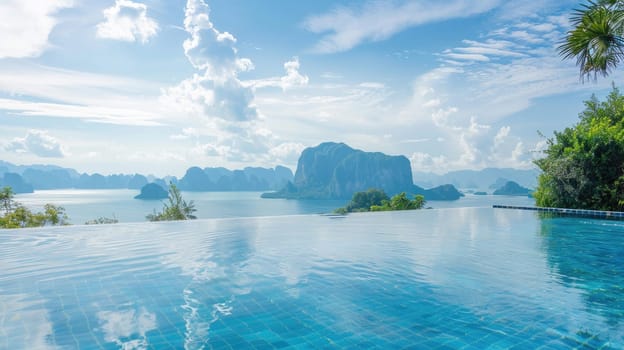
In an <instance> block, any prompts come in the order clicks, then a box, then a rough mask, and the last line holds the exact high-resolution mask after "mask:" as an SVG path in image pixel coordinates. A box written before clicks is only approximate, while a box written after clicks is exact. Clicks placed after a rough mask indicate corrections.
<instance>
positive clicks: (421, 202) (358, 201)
mask: <svg viewBox="0 0 624 350" xmlns="http://www.w3.org/2000/svg"><path fill="white" fill-rule="evenodd" d="M424 206H425V197H424V196H422V195H416V196H414V199H412V200H410V199H409V198H407V194H406V193H405V192H401V193H399V194H397V195H395V196H393V197H392V198H389V197H388V196H387V195H386V193H385V192H384V191H382V190H378V189H370V190H368V191H366V192H356V193H354V194H353V198H352V199H351V202H350V203H349V204H348V205H347V206H346V207H344V208H338V209H336V210H334V212H335V213H337V214H346V213H353V212H363V211H390V210H413V209H422V208H423V207H424Z"/></svg>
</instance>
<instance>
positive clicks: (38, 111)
mask: <svg viewBox="0 0 624 350" xmlns="http://www.w3.org/2000/svg"><path fill="white" fill-rule="evenodd" d="M158 85H159V84H158V83H154V82H148V81H141V80H136V79H129V78H124V77H117V76H110V75H103V74H93V73H84V72H79V71H74V70H67V69H58V68H51V67H46V66H39V65H32V64H28V63H24V62H20V63H9V62H7V63H5V64H2V65H0V93H4V94H7V95H8V96H9V97H8V98H0V110H7V111H10V112H11V113H13V114H18V115H21V116H49V117H59V118H74V119H81V120H85V121H90V122H101V123H109V124H120V125H122V124H123V125H144V126H147V125H161V124H162V123H163V122H164V119H165V117H164V116H162V110H161V108H160V106H159V105H158V99H157V98H156V97H151V96H150V95H153V94H158V92H159V90H158ZM41 100H44V101H46V102H40V101H41Z"/></svg>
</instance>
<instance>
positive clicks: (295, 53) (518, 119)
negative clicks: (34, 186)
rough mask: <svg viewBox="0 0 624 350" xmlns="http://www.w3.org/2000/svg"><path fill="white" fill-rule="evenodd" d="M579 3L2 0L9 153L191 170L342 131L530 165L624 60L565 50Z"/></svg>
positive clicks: (0, 68)
mask: <svg viewBox="0 0 624 350" xmlns="http://www.w3.org/2000/svg"><path fill="white" fill-rule="evenodd" d="M577 6H578V2H577V1H567V0H557V1H554V0H553V1H550V0H545V1H524V0H523V1H514V2H509V1H502V0H483V1H478V2H475V1H468V0H448V1H438V2H432V1H418V0H413V1H406V0H395V1H344V2H334V1H267V0H262V1H260V0H257V1H256V0H214V1H210V0H188V1H182V0H137V1H130V0H106V1H104V0H41V1H35V0H33V1H21V0H5V1H3V2H1V3H0V23H2V24H0V28H2V31H1V32H2V34H1V35H2V40H0V122H1V125H2V128H0V159H3V160H6V161H10V162H13V163H17V164H33V163H37V164H41V163H44V164H56V165H61V166H67V167H73V168H75V169H77V170H78V171H81V172H89V173H92V172H99V173H102V174H111V173H135V172H140V173H145V174H154V175H158V176H164V175H177V176H181V175H183V174H184V171H185V170H186V169H187V168H188V167H189V166H193V165H199V166H201V167H206V166H225V167H229V168H242V167H245V166H269V167H273V166H275V165H286V166H289V167H291V168H292V169H293V170H294V168H295V166H296V162H297V158H298V156H299V154H300V152H301V150H303V149H304V148H305V147H309V146H315V145H317V144H319V143H321V142H324V141H340V142H346V143H347V144H349V145H351V146H352V147H355V148H359V149H363V150H366V151H381V152H385V153H388V154H402V155H405V156H406V157H408V158H409V159H410V160H411V162H412V167H413V169H414V170H415V171H432V172H437V173H443V172H447V171H450V170H457V169H481V168H484V167H515V168H529V167H532V166H533V165H532V162H531V160H532V159H533V158H535V157H536V156H538V155H539V150H540V149H543V147H544V145H545V139H544V138H542V137H540V136H539V134H538V131H540V132H542V133H543V134H545V135H547V136H550V135H552V132H553V131H554V130H560V129H563V128H565V127H567V126H571V125H572V124H573V123H575V122H576V120H577V118H578V117H577V116H578V113H579V112H580V111H581V110H582V109H583V103H582V101H584V100H586V99H588V98H589V97H590V96H591V95H592V94H596V95H597V96H599V97H601V96H604V95H605V94H606V93H607V92H608V91H609V89H610V86H611V84H612V82H613V83H615V84H616V85H618V82H619V81H620V80H621V78H622V72H621V70H619V71H616V72H615V73H614V74H612V75H611V76H610V77H609V78H608V79H601V80H598V81H597V82H589V83H585V84H582V83H581V82H580V81H579V78H578V69H577V68H576V67H575V64H574V62H573V61H562V60H561V59H560V58H559V56H558V55H557V51H556V47H557V45H558V43H559V42H560V41H561V39H562V37H563V35H564V34H565V32H566V31H567V30H569V23H568V17H569V14H570V12H571V10H572V9H574V8H575V7H577Z"/></svg>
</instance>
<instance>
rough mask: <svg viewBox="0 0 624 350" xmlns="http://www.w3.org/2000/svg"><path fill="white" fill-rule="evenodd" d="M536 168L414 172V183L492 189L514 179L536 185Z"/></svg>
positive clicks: (525, 184)
mask: <svg viewBox="0 0 624 350" xmlns="http://www.w3.org/2000/svg"><path fill="white" fill-rule="evenodd" d="M539 174H540V171H539V170H537V169H530V170H520V169H511V168H485V169H482V170H458V171H452V172H449V173H446V174H444V175H438V174H434V173H425V172H414V173H413V177H414V183H415V184H416V185H418V186H422V187H433V186H439V185H443V184H452V185H453V186H455V187H457V188H460V189H471V190H484V191H487V190H494V189H497V188H500V187H502V186H504V185H505V184H506V183H507V182H508V181H514V182H516V183H518V184H519V185H521V186H523V187H527V188H530V189H534V188H535V187H537V177H538V175H539Z"/></svg>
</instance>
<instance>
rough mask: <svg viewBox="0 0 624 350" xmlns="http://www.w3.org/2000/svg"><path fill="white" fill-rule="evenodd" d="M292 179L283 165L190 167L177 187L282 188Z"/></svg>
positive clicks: (210, 188)
mask: <svg viewBox="0 0 624 350" xmlns="http://www.w3.org/2000/svg"><path fill="white" fill-rule="evenodd" d="M292 179H293V174H292V171H291V170H290V169H288V168H286V167H283V166H277V167H275V169H270V168H259V167H247V168H245V169H243V170H228V169H225V168H220V167H219V168H204V169H201V168H199V167H192V168H189V169H188V170H187V171H186V174H185V175H184V177H182V178H181V179H180V181H179V182H178V187H179V188H180V189H181V190H183V191H267V190H277V189H279V188H282V187H284V186H285V185H286V183H288V181H291V180H292Z"/></svg>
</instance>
